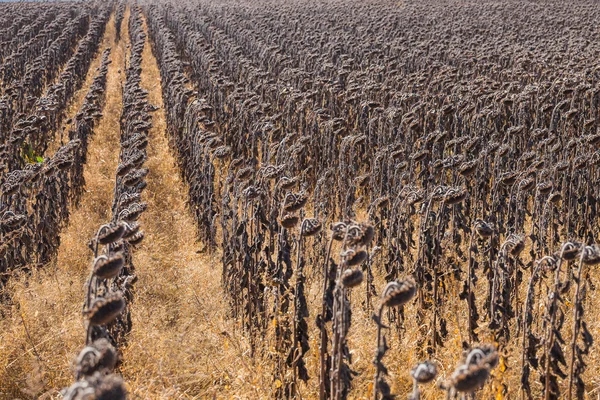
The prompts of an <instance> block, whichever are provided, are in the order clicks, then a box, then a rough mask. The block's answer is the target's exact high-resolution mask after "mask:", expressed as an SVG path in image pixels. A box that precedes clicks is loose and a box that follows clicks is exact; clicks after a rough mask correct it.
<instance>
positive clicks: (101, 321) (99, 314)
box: [87, 292, 125, 325]
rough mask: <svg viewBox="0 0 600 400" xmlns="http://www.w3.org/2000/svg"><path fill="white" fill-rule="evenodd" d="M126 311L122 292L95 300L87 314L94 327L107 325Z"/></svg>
mask: <svg viewBox="0 0 600 400" xmlns="http://www.w3.org/2000/svg"><path fill="white" fill-rule="evenodd" d="M124 309H125V299H124V298H123V294H122V293H121V292H112V293H109V294H108V295H106V296H105V297H98V298H96V300H94V303H93V304H92V306H91V308H90V309H89V310H88V312H87V314H88V317H89V320H90V324H92V325H106V324H109V323H111V322H112V321H113V320H114V319H115V318H117V317H118V316H119V315H120V314H121V312H123V310H124Z"/></svg>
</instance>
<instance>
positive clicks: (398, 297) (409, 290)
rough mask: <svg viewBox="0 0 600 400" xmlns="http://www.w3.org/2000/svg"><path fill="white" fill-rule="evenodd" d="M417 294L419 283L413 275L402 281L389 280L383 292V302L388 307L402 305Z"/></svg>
mask: <svg viewBox="0 0 600 400" xmlns="http://www.w3.org/2000/svg"><path fill="white" fill-rule="evenodd" d="M416 294H417V284H416V283H415V280H414V279H413V278H412V277H409V278H406V279H404V280H402V281H392V282H389V283H388V284H387V285H386V287H385V289H384V290H383V293H382V294H381V298H382V304H383V305H384V306H386V307H396V306H402V305H404V304H406V303H408V302H409V301H410V300H411V299H412V298H413V297H415V295H416Z"/></svg>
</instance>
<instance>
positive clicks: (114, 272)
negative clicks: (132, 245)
mask: <svg viewBox="0 0 600 400" xmlns="http://www.w3.org/2000/svg"><path fill="white" fill-rule="evenodd" d="M124 264H125V258H124V257H123V253H116V254H109V255H108V256H104V255H102V256H99V257H98V258H96V260H95V261H94V275H96V276H97V277H98V278H100V279H112V278H114V277H116V276H118V275H119V273H120V272H121V268H123V265H124Z"/></svg>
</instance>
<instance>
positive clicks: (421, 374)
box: [410, 361, 437, 383]
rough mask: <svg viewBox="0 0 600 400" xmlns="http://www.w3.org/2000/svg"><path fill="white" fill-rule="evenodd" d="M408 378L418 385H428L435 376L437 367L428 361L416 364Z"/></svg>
mask: <svg viewBox="0 0 600 400" xmlns="http://www.w3.org/2000/svg"><path fill="white" fill-rule="evenodd" d="M410 376H412V377H413V379H414V380H415V381H417V382H419V383H429V382H431V381H432V380H434V379H435V377H436V376H437V367H436V366H435V364H433V363H432V362H429V361H425V362H422V363H419V364H417V365H416V366H415V367H414V368H413V369H412V370H411V371H410Z"/></svg>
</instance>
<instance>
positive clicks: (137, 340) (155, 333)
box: [0, 11, 600, 399]
mask: <svg viewBox="0 0 600 400" xmlns="http://www.w3.org/2000/svg"><path fill="white" fill-rule="evenodd" d="M128 16H129V11H127V13H126V15H125V19H124V22H123V32H122V38H123V40H122V41H121V42H120V43H119V45H118V46H113V54H112V60H113V64H112V65H111V66H110V69H109V75H108V93H107V106H106V109H105V111H104V118H103V119H102V121H101V123H100V125H99V127H98V129H97V131H96V135H95V136H94V138H93V140H92V142H91V143H90V157H89V161H88V164H87V165H86V168H85V178H86V182H87V191H86V193H85V194H84V196H83V198H82V202H81V205H80V208H79V209H77V210H74V212H73V214H72V218H71V221H70V224H69V226H68V227H67V228H66V229H65V232H64V234H63V235H62V244H61V247H60V250H59V256H58V259H57V262H56V264H55V265H53V266H48V267H47V268H46V269H44V270H41V271H35V272H34V273H33V274H32V276H30V277H27V278H26V277H16V278H15V279H13V280H12V282H11V284H10V287H9V288H8V290H9V291H10V294H11V296H12V299H13V302H12V304H10V305H2V306H1V308H0V398H14V397H20V398H23V397H25V398H34V397H40V398H41V397H43V396H44V394H45V395H46V396H49V395H53V394H55V393H56V391H57V390H58V389H60V388H61V387H64V386H66V385H68V384H70V383H71V380H72V375H71V372H70V366H71V362H72V359H73V357H74V356H75V355H76V354H77V351H78V350H79V349H80V347H81V346H82V344H83V337H84V323H83V319H82V317H81V303H82V300H83V293H84V291H83V284H84V282H85V279H86V278H87V273H88V268H89V263H90V259H91V253H90V251H89V250H88V249H87V247H86V243H87V240H88V239H89V238H90V237H91V236H92V235H93V233H94V232H95V230H96V229H97V227H98V226H100V225H101V224H102V223H104V222H106V221H107V220H108V219H109V218H110V205H111V202H112V194H113V193H112V191H113V185H114V179H115V178H114V172H115V168H116V165H117V158H118V152H117V151H116V150H115V149H116V148H118V142H119V115H120V112H121V105H122V104H121V82H122V79H124V75H123V74H122V73H121V74H119V73H117V70H118V69H121V70H124V68H123V64H124V60H125V58H126V48H125V47H126V46H127V42H128V41H127V38H128V29H127V21H128ZM111 38H114V25H112V24H109V28H108V30H107V33H106V36H105V38H104V43H103V46H105V45H106V44H107V43H110V44H111V45H112V40H113V39H111ZM87 84H89V82H88V83H86V85H87ZM142 86H143V87H144V88H145V89H147V90H148V91H149V101H150V102H151V103H153V104H155V105H158V106H161V109H160V110H159V111H158V112H156V113H154V114H153V125H154V127H153V128H152V129H151V131H150V137H149V146H148V161H147V163H146V166H147V167H148V168H149V169H150V173H149V175H148V178H147V182H148V187H147V189H146V190H145V192H144V193H143V195H142V197H143V199H144V201H146V202H147V203H148V209H147V211H146V212H145V213H144V214H143V215H142V217H141V224H142V229H143V230H144V231H145V233H146V238H145V240H144V242H143V244H142V245H141V246H140V247H139V248H138V249H137V250H136V251H135V253H134V257H133V262H134V265H135V267H136V274H137V276H138V278H139V280H138V282H137V283H136V286H135V299H134V303H133V304H132V305H131V311H132V320H133V329H132V331H131V333H130V335H129V337H128V345H127V347H126V348H125V349H123V364H122V367H121V372H122V374H123V377H124V378H125V380H126V382H127V384H128V387H129V389H130V392H131V394H132V398H139V399H192V398H193V399H196V398H213V397H214V398H235V399H263V398H270V397H271V396H272V393H273V389H274V386H275V383H274V382H273V377H272V374H271V363H270V361H269V360H268V358H267V357H257V358H252V357H251V356H250V350H249V346H248V343H247V341H246V338H245V337H244V334H243V332H241V331H240V330H239V328H238V329H236V326H237V325H236V323H235V322H234V321H231V320H229V319H228V318H227V302H226V299H225V298H224V296H223V292H222V289H221V287H220V271H221V269H220V268H221V267H220V254H219V253H218V252H217V253H216V254H214V255H212V256H211V255H206V254H201V253H199V249H200V248H202V246H201V244H199V243H197V241H196V235H195V229H196V228H195V222H194V220H193V218H192V217H191V215H190V213H189V211H188V210H187V208H186V197H187V188H186V186H185V184H184V183H183V182H182V181H181V179H180V177H179V174H178V170H177V167H176V163H175V159H174V157H173V155H172V153H171V151H170V149H169V144H168V139H167V137H166V121H165V114H164V110H163V109H162V99H161V86H160V74H159V71H158V68H157V64H156V60H155V58H154V56H153V55H152V52H151V47H150V46H149V45H148V44H147V45H146V47H145V49H144V53H143V65H142ZM83 92H85V89H84V90H83ZM312 240H313V239H309V242H308V243H307V246H311V245H312V244H313V243H312ZM307 268H308V269H309V271H308V275H309V276H311V274H312V271H310V270H311V269H314V268H318V266H308V267H307ZM526 278H527V276H526ZM384 284H385V282H384V281H383V278H382V277H381V276H377V277H376V287H377V289H378V290H379V291H381V289H382V288H383V286H384ZM482 286H483V285H482ZM523 286H525V285H523ZM459 291H460V287H459V286H458V284H454V286H451V287H450V288H449V292H450V295H451V298H452V299H451V300H450V301H449V302H448V307H446V308H444V309H443V310H442V312H443V314H444V315H445V316H446V317H447V319H448V330H449V339H448V340H447V342H446V343H445V346H444V347H443V348H440V349H439V352H438V355H437V357H436V358H435V361H437V362H438V365H439V367H440V371H439V372H440V375H441V376H449V375H450V374H451V373H452V371H453V369H454V367H455V366H456V365H457V363H458V361H459V359H460V357H461V342H462V340H464V338H465V334H466V332H465V331H464V329H465V327H466V318H467V316H466V307H465V304H464V302H463V303H460V302H459V301H458V293H459ZM364 297H365V296H364V287H362V286H361V287H359V288H357V289H353V292H352V294H351V298H352V304H353V325H352V328H351V331H350V336H349V347H350V349H351V351H352V353H353V358H354V364H353V369H355V370H356V371H358V372H360V375H359V376H358V377H357V378H356V379H355V381H354V389H353V390H352V392H351V393H350V398H351V399H362V398H370V397H371V395H372V384H371V382H372V377H373V374H374V367H373V366H372V364H371V362H372V358H373V355H374V350H375V349H374V347H375V335H376V331H375V325H374V323H373V322H372V321H371V319H370V315H369V313H368V312H367V311H365V310H363V309H362V307H361V306H360V304H361V303H362V302H363V301H364ZM479 298H481V297H479ZM307 299H308V302H309V309H310V312H311V316H310V317H309V321H308V323H309V327H310V328H309V329H310V345H311V350H310V351H309V353H308V354H307V355H306V356H305V359H306V361H307V366H308V368H309V373H310V375H311V380H310V381H309V383H308V386H307V387H305V386H302V387H301V393H302V394H303V396H304V398H315V397H316V394H317V393H318V377H317V375H318V342H317V338H318V331H317V329H316V327H315V323H314V318H315V315H316V312H317V310H319V308H320V304H321V293H320V283H319V280H317V281H315V282H312V281H310V280H309V284H308V287H307ZM454 299H456V300H454ZM598 306H600V299H599V298H598V295H597V292H591V293H588V301H587V304H586V310H590V311H588V315H587V320H588V321H589V328H590V330H591V331H592V333H598V332H600V321H599V320H598V318H594V316H595V313H594V312H593V310H595V309H597V308H598ZM417 311H418V310H417V306H416V305H409V306H407V307H406V309H405V316H406V323H405V326H406V330H404V331H396V330H392V331H390V332H387V333H386V334H387V336H388V343H389V345H390V347H391V350H390V351H389V352H388V354H387V356H386V358H385V364H386V365H387V366H388V368H389V370H390V376H389V377H388V382H389V383H390V384H391V386H392V391H393V392H394V393H396V394H398V398H405V397H406V394H407V393H408V392H409V391H410V389H411V385H412V382H411V380H410V378H409V375H408V371H409V370H410V368H411V367H412V366H413V365H414V364H415V363H416V362H417V361H419V360H417V359H416V358H415V354H416V349H415V343H416V339H417V338H419V337H422V336H423V335H430V334H431V333H430V332H428V331H427V326H426V324H427V322H428V320H427V319H426V320H425V321H423V322H424V323H425V325H423V326H418V325H417V323H416V318H415V315H416V312H417ZM21 316H22V317H23V320H24V321H25V324H26V325H27V328H28V330H29V334H30V336H31V337H30V338H29V337H28V335H27V333H26V331H25V329H24V324H23V321H22V320H21ZM565 337H566V338H568V337H569V335H568V334H567V335H565ZM480 338H481V339H482V340H487V341H489V340H491V338H490V335H489V334H486V332H485V329H482V333H481V335H480ZM519 343H520V342H519V340H517V339H515V340H513V341H512V342H511V343H510V345H509V346H508V347H507V348H506V349H505V352H506V354H508V355H509V359H508V368H507V369H506V370H505V371H503V372H502V371H500V370H499V369H498V370H496V371H495V372H494V378H493V379H492V384H490V385H488V386H487V388H486V390H485V391H484V392H483V393H481V394H479V397H478V398H482V399H491V398H495V395H496V393H497V391H498V390H499V388H500V387H501V382H502V381H505V382H508V383H509V386H510V387H511V397H510V398H516V395H517V389H516V388H518V386H519V385H518V379H519V376H518V373H519V369H520V368H519V366H518V365H519V363H520V346H519ZM263 345H264V346H265V348H266V349H267V351H268V349H269V338H268V337H266V338H264V342H263ZM598 357H599V356H598V350H597V346H596V347H594V349H593V351H592V354H591V355H590V359H589V360H590V362H589V364H590V368H589V371H588V372H587V375H586V376H587V380H588V381H589V382H591V383H592V385H595V386H594V387H596V388H597V387H599V386H598V385H600V382H599V381H598V379H597V378H595V376H597V375H598V372H599V371H600V369H599V368H600V367H599V365H600V362H599V361H600V360H599V359H598ZM597 392H598V389H596V391H595V393H596V394H597ZM422 398H423V399H440V398H444V392H441V391H439V390H436V389H434V387H433V385H429V386H428V387H427V388H425V393H424V394H423V396H422Z"/></svg>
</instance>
